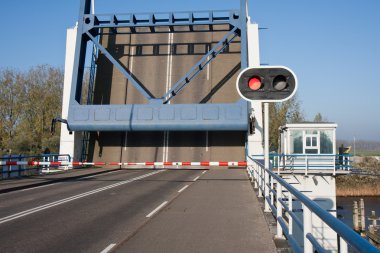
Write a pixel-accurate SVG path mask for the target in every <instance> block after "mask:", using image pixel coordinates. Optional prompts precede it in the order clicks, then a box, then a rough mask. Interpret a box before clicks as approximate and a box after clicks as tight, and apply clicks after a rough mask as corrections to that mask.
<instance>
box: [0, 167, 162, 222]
mask: <svg viewBox="0 0 380 253" xmlns="http://www.w3.org/2000/svg"><path fill="white" fill-rule="evenodd" d="M160 172H162V170H159V171H154V172H151V173H148V174H145V175H142V176H138V177H135V178H132V179H129V180H125V181H121V182H119V183H116V184H111V185H108V186H105V187H101V188H98V189H95V190H92V191H88V192H85V193H81V194H78V195H74V196H71V197H68V198H65V199H61V200H57V201H54V202H51V203H48V204H45V205H42V206H38V207H35V208H32V209H28V210H25V211H22V212H19V213H15V214H12V215H9V216H7V217H3V218H0V224H2V223H5V222H8V221H11V220H15V219H18V218H21V217H24V216H27V215H29V214H32V213H36V212H39V211H42V210H45V209H48V208H51V207H54V206H58V205H62V204H64V203H67V202H71V201H73V200H76V199H80V198H83V197H87V196H90V195H93V194H95V193H99V192H102V191H105V190H109V189H112V188H115V187H118V186H121V185H124V184H128V183H131V182H133V181H136V180H139V179H143V178H146V177H149V176H152V175H154V174H157V173H160Z"/></svg>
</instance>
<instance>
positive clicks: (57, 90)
mask: <svg viewBox="0 0 380 253" xmlns="http://www.w3.org/2000/svg"><path fill="white" fill-rule="evenodd" d="M62 89H63V71H62V69H60V68H54V67H51V66H48V65H39V66H36V67H34V68H31V69H30V70H29V71H27V72H24V73H20V72H18V71H15V70H3V71H1V72H0V122H1V123H0V124H1V125H0V127H1V129H0V145H1V150H2V151H1V150H0V152H2V153H5V152H6V150H12V153H14V154H15V153H22V154H38V153H41V152H42V151H43V150H44V149H45V148H47V147H48V148H49V149H50V150H51V152H54V153H55V152H58V144H59V135H58V133H59V131H57V132H56V134H55V135H54V136H51V134H50V124H51V120H52V118H54V117H56V116H57V115H60V114H61V103H62Z"/></svg>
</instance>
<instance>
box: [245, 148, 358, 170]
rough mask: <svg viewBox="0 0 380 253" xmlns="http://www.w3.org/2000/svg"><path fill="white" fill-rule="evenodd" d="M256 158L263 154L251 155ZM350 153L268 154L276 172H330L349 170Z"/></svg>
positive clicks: (262, 157)
mask: <svg viewBox="0 0 380 253" xmlns="http://www.w3.org/2000/svg"><path fill="white" fill-rule="evenodd" d="M252 157H254V158H256V159H264V155H253V156H252ZM351 158H352V155H350V154H343V155H334V154H276V153H272V154H270V155H269V159H270V160H271V166H272V169H273V170H275V171H277V174H281V173H283V172H292V173H304V174H306V175H307V174H308V173H313V172H318V173H323V172H325V173H332V174H333V175H335V174H336V172H337V171H341V172H342V171H351V170H352V168H353V166H352V159H351Z"/></svg>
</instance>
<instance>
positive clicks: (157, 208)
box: [146, 201, 168, 218]
mask: <svg viewBox="0 0 380 253" xmlns="http://www.w3.org/2000/svg"><path fill="white" fill-rule="evenodd" d="M167 203H168V202H167V201H164V202H162V203H161V205H159V206H158V207H156V209H154V210H153V211H152V212H150V213H149V214H148V215H147V216H146V217H147V218H150V217H151V216H152V215H153V214H155V213H157V212H158V211H159V210H160V209H161V208H163V207H164V206H165V205H166V204H167Z"/></svg>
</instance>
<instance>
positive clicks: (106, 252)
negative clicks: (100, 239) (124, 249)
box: [100, 243, 116, 253]
mask: <svg viewBox="0 0 380 253" xmlns="http://www.w3.org/2000/svg"><path fill="white" fill-rule="evenodd" d="M115 245H116V243H111V244H110V245H108V246H107V248H105V249H104V250H102V251H101V252H100V253H108V252H109V251H110V250H111V249H112V248H113V247H115Z"/></svg>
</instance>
